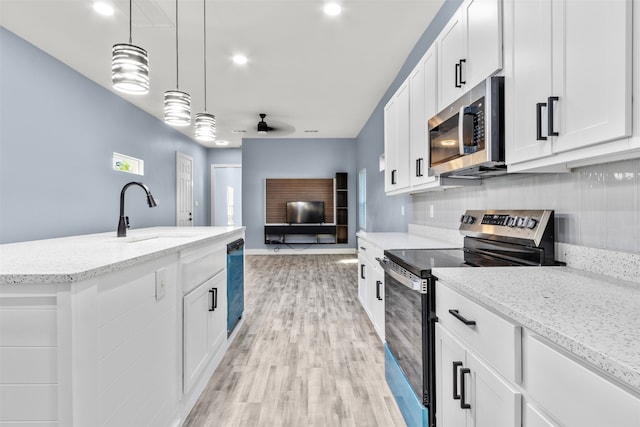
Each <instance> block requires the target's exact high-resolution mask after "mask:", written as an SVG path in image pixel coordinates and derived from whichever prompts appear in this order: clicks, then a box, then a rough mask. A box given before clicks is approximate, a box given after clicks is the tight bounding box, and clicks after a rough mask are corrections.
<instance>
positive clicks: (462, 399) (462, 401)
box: [460, 368, 471, 409]
mask: <svg viewBox="0 0 640 427" xmlns="http://www.w3.org/2000/svg"><path fill="white" fill-rule="evenodd" d="M470 373H471V369H469V368H462V369H460V408H462V409H471V405H470V404H468V403H467V399H466V397H465V395H464V389H465V384H464V376H465V375H467V374H470Z"/></svg>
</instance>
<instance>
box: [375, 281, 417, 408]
mask: <svg viewBox="0 0 640 427" xmlns="http://www.w3.org/2000/svg"><path fill="white" fill-rule="evenodd" d="M384 280H385V332H384V333H385V340H386V341H387V345H388V346H389V349H390V350H391V353H393V355H394V357H395V358H396V360H397V362H398V365H400V368H402V371H403V372H404V374H405V375H406V376H407V379H408V380H409V383H410V384H411V388H412V389H413V391H414V392H415V394H416V396H417V397H418V398H419V399H420V400H421V401H423V404H425V405H426V403H427V401H428V398H427V390H426V388H425V387H424V384H426V380H427V379H426V378H425V375H426V374H425V361H426V359H425V358H424V357H423V349H424V344H425V343H424V339H425V337H424V335H423V333H422V332H423V326H422V325H423V318H422V308H423V307H422V304H423V298H424V299H425V300H426V296H425V295H423V294H420V293H418V292H416V291H412V290H411V289H409V288H407V287H406V286H404V285H402V284H400V283H398V282H397V281H396V280H395V279H394V278H393V277H391V276H390V275H388V274H385V277H384ZM425 302H426V301H425Z"/></svg>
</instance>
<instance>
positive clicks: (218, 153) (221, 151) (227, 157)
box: [208, 148, 242, 165]
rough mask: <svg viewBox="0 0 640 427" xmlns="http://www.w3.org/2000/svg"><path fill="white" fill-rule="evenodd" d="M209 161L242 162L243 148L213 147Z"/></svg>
mask: <svg viewBox="0 0 640 427" xmlns="http://www.w3.org/2000/svg"><path fill="white" fill-rule="evenodd" d="M208 159H209V160H208V162H209V164H210V165H214V164H215V165H239V164H242V148H211V149H210V150H209V156H208Z"/></svg>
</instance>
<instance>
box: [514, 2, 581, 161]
mask: <svg viewBox="0 0 640 427" xmlns="http://www.w3.org/2000/svg"><path fill="white" fill-rule="evenodd" d="M551 34H552V33H551V0H529V1H518V0H507V1H506V2H505V37H508V38H509V41H508V43H507V45H508V46H509V47H508V50H509V52H508V56H509V57H510V59H511V61H510V64H509V66H508V70H507V78H506V79H505V104H506V106H505V107H506V108H505V131H506V135H507V138H506V144H507V147H506V151H505V156H506V161H507V163H508V164H511V163H518V162H522V161H525V160H531V159H539V158H541V157H545V156H549V155H551V152H552V150H551V148H552V147H551V141H550V140H538V139H537V124H538V122H539V124H540V127H541V129H540V130H541V132H540V133H541V134H542V135H547V128H546V123H547V120H546V119H545V118H546V112H547V111H546V108H542V106H541V107H540V109H539V111H538V110H537V108H536V105H537V104H538V103H546V102H547V99H546V98H547V97H548V96H550V95H548V94H550V92H551V80H552V78H551V73H552V67H551V54H550V52H551ZM581 50H584V48H582V49H581Z"/></svg>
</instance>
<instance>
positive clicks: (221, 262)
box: [180, 247, 227, 294]
mask: <svg viewBox="0 0 640 427" xmlns="http://www.w3.org/2000/svg"><path fill="white" fill-rule="evenodd" d="M180 264H181V267H182V292H183V293H185V294H186V293H187V292H189V291H190V290H192V289H193V288H195V287H196V286H198V285H200V284H201V283H202V282H204V281H205V280H207V279H209V278H211V277H213V276H214V275H215V274H217V273H218V272H220V271H222V270H223V269H224V268H225V267H226V265H227V250H226V247H222V248H220V247H214V248H211V249H210V250H207V249H203V250H201V251H198V252H196V253H194V254H192V255H186V256H185V257H184V258H182V259H181V261H180Z"/></svg>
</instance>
